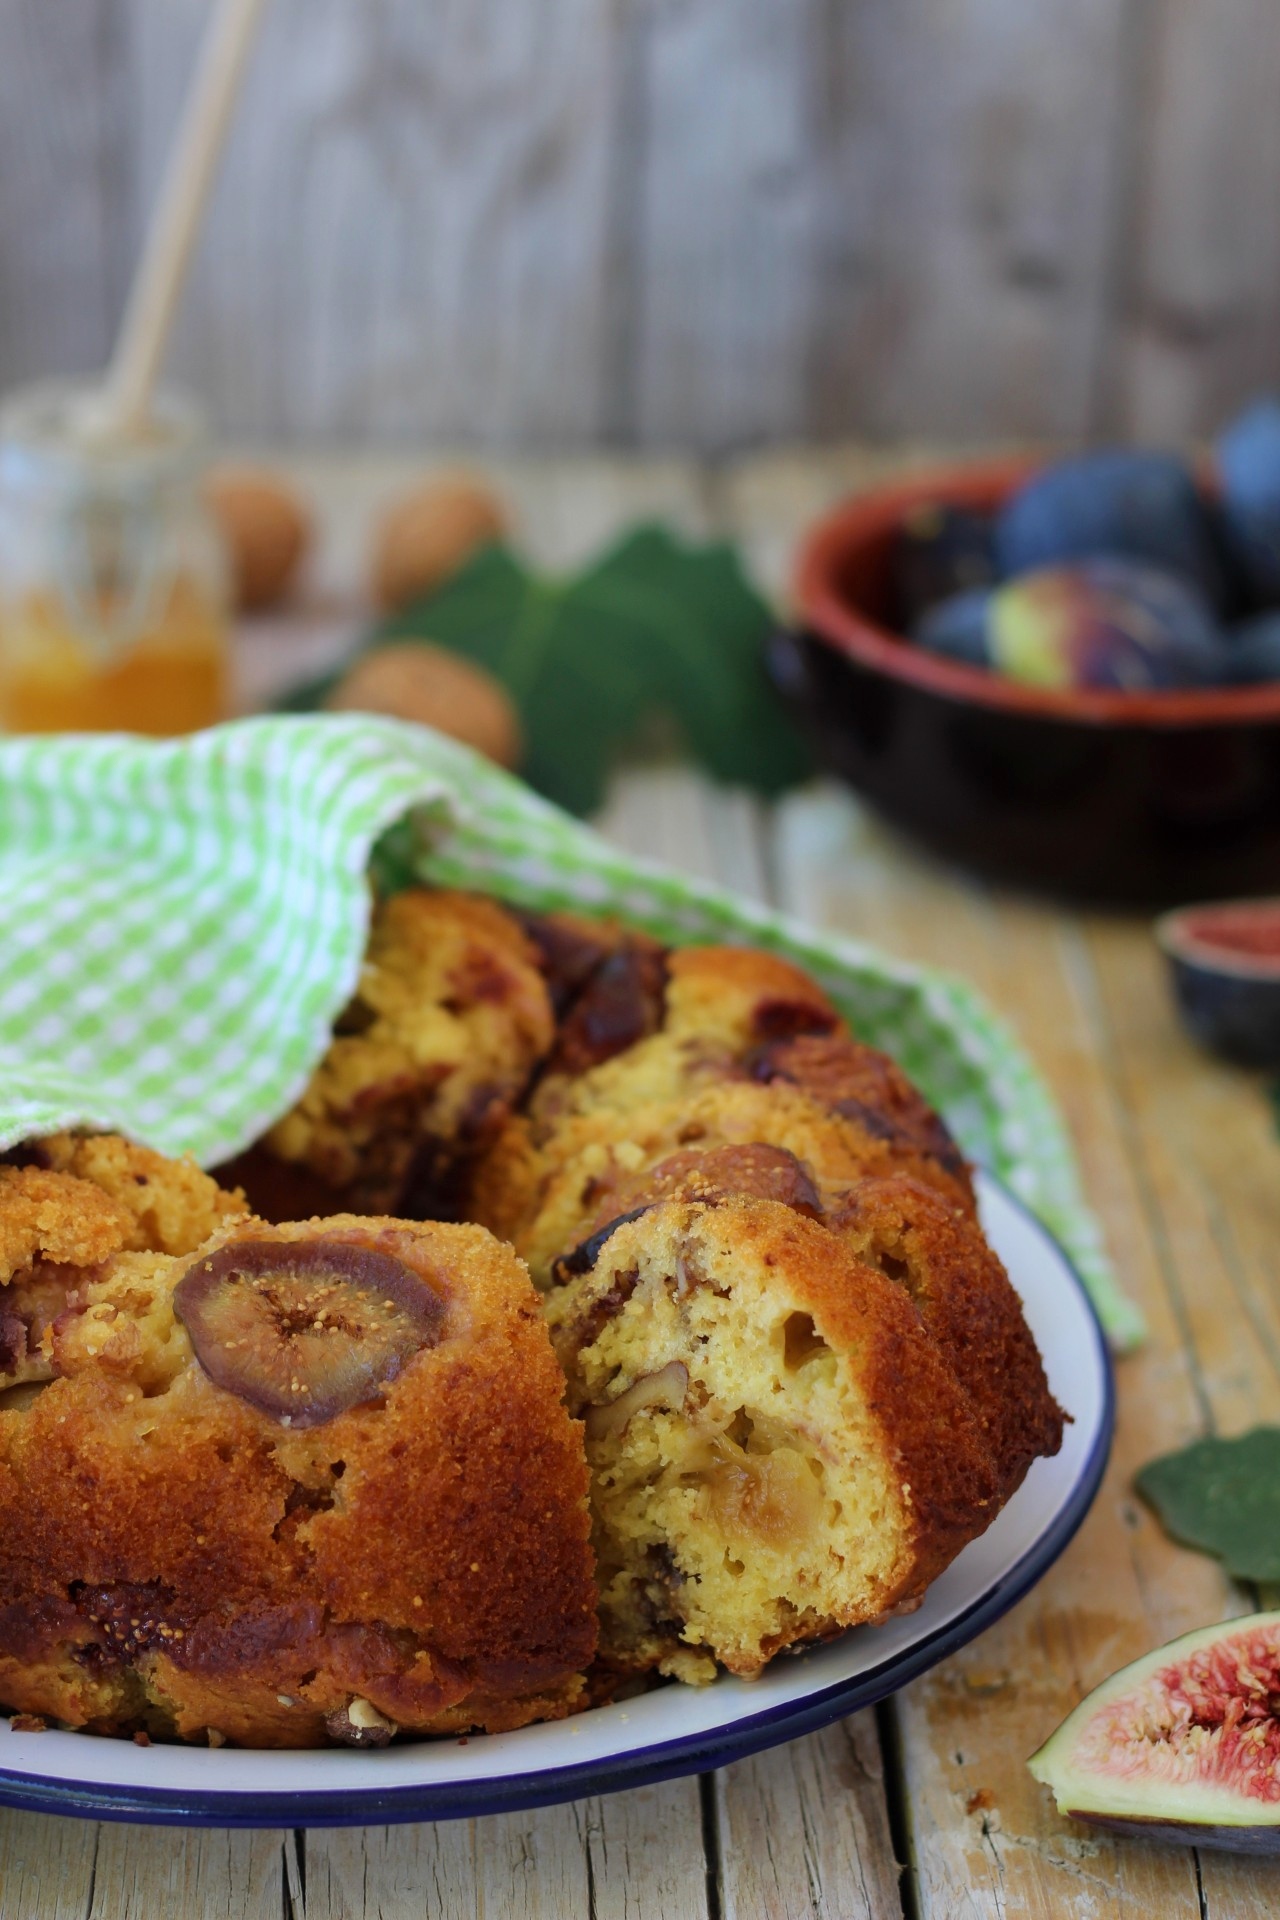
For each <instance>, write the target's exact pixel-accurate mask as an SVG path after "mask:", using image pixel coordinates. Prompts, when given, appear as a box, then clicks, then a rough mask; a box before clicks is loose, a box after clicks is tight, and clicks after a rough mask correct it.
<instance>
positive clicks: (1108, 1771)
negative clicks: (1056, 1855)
mask: <svg viewBox="0 0 1280 1920" xmlns="http://www.w3.org/2000/svg"><path fill="white" fill-rule="evenodd" d="M1028 1764H1029V1765H1030V1768H1031V1771H1032V1773H1033V1774H1034V1775H1035V1777H1036V1779H1037V1780H1039V1781H1042V1782H1043V1784H1044V1785H1045V1786H1047V1787H1051V1788H1052V1789H1053V1793H1054V1796H1055V1798H1056V1800H1057V1803H1058V1811H1059V1812H1060V1813H1065V1814H1067V1815H1069V1816H1070V1818H1071V1819H1073V1820H1087V1821H1089V1822H1090V1823H1091V1824H1093V1825H1095V1826H1102V1827H1109V1828H1112V1829H1114V1830H1115V1831H1116V1832H1120V1833H1132V1834H1134V1835H1135V1836H1137V1837H1139V1838H1141V1839H1144V1840H1161V1841H1166V1842H1170V1843H1172V1844H1175V1845H1183V1846H1197V1847H1220V1848H1224V1849H1227V1850H1229V1851H1231V1852H1236V1853H1259V1854H1280V1613H1255V1614H1250V1615H1248V1616H1247V1617H1245V1618H1244V1619H1239V1620H1226V1621H1223V1622H1222V1623H1221V1624H1219V1625H1217V1626H1212V1627H1200V1628H1198V1629H1197V1630H1196V1631H1195V1632H1194V1633H1186V1634H1183V1636H1182V1637H1181V1639H1179V1640H1172V1641H1170V1642H1169V1644H1168V1645H1167V1646H1163V1647H1157V1648H1156V1649H1155V1651H1154V1652H1153V1653H1148V1654H1144V1655H1143V1657H1142V1659H1141V1660H1135V1661H1134V1662H1133V1663H1132V1665H1131V1666H1127V1667H1123V1668H1122V1669H1121V1670H1120V1672H1119V1673H1113V1674H1112V1675H1111V1677H1110V1679H1109V1680H1104V1681H1103V1682H1102V1685H1101V1686H1099V1687H1095V1688H1094V1690H1093V1692H1092V1693H1091V1694H1089V1695H1088V1697H1087V1698H1086V1699H1084V1700H1082V1701H1081V1702H1080V1705H1079V1706H1078V1707H1077V1708H1076V1710H1075V1712H1074V1713H1072V1714H1071V1715H1069V1716H1068V1718H1067V1719H1066V1720H1064V1721H1063V1723H1062V1725H1061V1726H1060V1727H1059V1728H1058V1731H1057V1732H1056V1733H1055V1734H1054V1735H1053V1737H1052V1738H1051V1739H1050V1740H1047V1741H1046V1742H1045V1744H1044V1746H1043V1747H1041V1749H1040V1751H1039V1752H1038V1753H1036V1754H1034V1755H1033V1756H1032V1758H1031V1760H1030V1762H1029V1763H1028Z"/></svg>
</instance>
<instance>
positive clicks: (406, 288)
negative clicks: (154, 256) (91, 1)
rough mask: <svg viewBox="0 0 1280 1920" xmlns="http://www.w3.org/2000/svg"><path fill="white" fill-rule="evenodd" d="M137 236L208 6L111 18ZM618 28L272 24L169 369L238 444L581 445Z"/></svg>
mask: <svg viewBox="0 0 1280 1920" xmlns="http://www.w3.org/2000/svg"><path fill="white" fill-rule="evenodd" d="M127 7H128V17H129V24H130V36H131V41H132V45H133V48H134V51H135V63H136V64H135V75H136V80H135V92H134V98H133V125H134V130H135V131H134V166H133V193H132V226H133V230H134V231H135V232H136V231H137V228H138V224H139V221H140V219H141V212H142V207H143V204H144V202H145V199H146V196H147V194H148V192H149V191H150V188H151V185H152V183H153V182H154V180H155V179H156V177H157V173H158V169H159V166H160V162H161V156H162V154H163V150H164V146H165V143H166V142H167V140H168V138H169V136H170V133H171V131H172V126H173V121H174V115H175V112H176V108H177V103H178V100H179V99H180V97H181V91H182V86H183V83H184V81H185V77H186V75H187V74H188V72H189V71H190V66H191V60H192V53H193V46H194V41H195V36H196V32H197V30H198V27H199V23H200V21H201V19H202V18H203V15H204V13H205V11H206V9H205V6H204V4H203V0H165V3H164V4H158V0H127ZM612 54H613V34H612V14H611V10H610V9H608V8H602V7H599V6H597V5H595V4H594V3H593V0H544V4H543V5H541V6H539V7H537V8H526V9H520V8H515V9H513V8H512V7H511V6H510V5H509V4H506V0H471V3H470V4H468V5H466V6H448V7H443V8H441V7H434V8H430V9H423V8H421V7H416V6H413V5H410V4H405V3H404V0H398V3H397V4H387V3H384V4H380V5H377V6H360V7H351V6H348V5H346V4H343V0H279V4H278V5H276V6H274V7H272V8H271V9H270V10H269V13H268V16H267V19H266V21H265V24H264V28H263V34H262V41H261V45H260V47H259V49H258V51H257V54H256V56H255V58H254V60H253V63H252V66H251V69H250V72H249V75H248V80H247V84H246V88H245V93H244V96H243V99H242V101H241V103H240V108H239V111H238V114H237V118H236V124H235V127H234V129H233V131H232V135H231V140H230V143H229V147H228V151H227V154H226V158H225V164H224V166H223V169H222V175H221V180H220V184H219V186H218V188H217V191H216V193H215V197H214V202H213V205H212V206H211V209H210V216H209V222H208V226H207V229H206V232H205V234H204V237H203V241H202V244H201V248H200V253H199V258H198V260H197V262H196V265H195V271H194V274H193V278H192V282H191V285H190V287H189V290H188V295H187V299H186V303H185V311H184V316H183V320H182V322H181V325H180V328H179V335H178V339H177V342H176V347H175V354H174V368H175V371H176V372H178V373H179V374H180V375H181V376H182V377H184V378H186V379H188V380H190V381H191V383H192V384H193V385H194V386H195V387H196V389H197V390H198V391H200V392H202V393H204V394H205V395H207V396H208V398H209V400H210V401H211V403H212V404H213V407H214V410H215V413H216V416H217V418H218V420H219V422H220V423H221V424H222V425H223V426H224V427H226V428H227V429H229V430H230V431H232V432H239V433H241V434H245V433H253V434H263V433H266V434H269V435H271V436H272V437H273V438H281V437H288V436H290V435H295V434H300V433H305V434H307V435H309V436H310V437H311V438H313V439H320V440H323V439H332V438H335V437H348V438H351V439H355V440H359V439H369V438H377V439H383V440H386V441H388V442H390V443H392V444H395V443H397V442H399V443H401V444H403V443H404V442H405V441H407V440H413V439H418V438H421V437H423V436H430V437H432V438H434V439H437V440H442V441H445V442H448V441H450V440H455V439H465V440H467V441H470V442H472V443H475V442H483V441H485V440H487V439H492V438H494V437H496V436H499V435H501V436H502V437H503V438H505V439H508V440H521V439H524V440H528V441H537V440H539V439H542V440H544V441H545V440H551V441H554V442H555V443H556V444H558V445H569V444H572V443H573V442H575V441H582V440H588V439H590V438H592V437H593V435H594V434H595V432H596V431H597V430H598V427H599V423H600V418H601V412H602V407H603V405H604V399H605V394H604V368H605V342H604V325H605V315H606V306H607V296H608V287H607V270H606V269H607V257H608V221H609V215H610V205H611V191H612V173H611V165H612V158H613V141H612V131H611V129H612V101H613V92H614V78H613V64H612Z"/></svg>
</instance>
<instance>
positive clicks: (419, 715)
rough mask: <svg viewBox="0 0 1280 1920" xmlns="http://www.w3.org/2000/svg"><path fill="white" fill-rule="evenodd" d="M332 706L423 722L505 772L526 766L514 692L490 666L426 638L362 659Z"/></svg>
mask: <svg viewBox="0 0 1280 1920" xmlns="http://www.w3.org/2000/svg"><path fill="white" fill-rule="evenodd" d="M325 705H326V706H327V707H328V708H329V709H330V711H331V712H335V713H348V712H355V713H385V714H389V715H390V716H391V717H392V719H395V720H416V721H417V722H418V723H419V725H421V726H426V727H435V728H436V729H437V731H438V732H440V733H447V734H449V735H450V736H451V738H453V739H454V740H461V741H462V742H463V743H464V744H465V745H466V746H468V747H474V748H475V749H476V751H477V752H478V753H483V754H485V755H486V756H487V757H488V758H489V759H490V760H495V761H496V762H497V763H498V765H499V766H500V767H509V768H512V769H514V768H516V767H517V766H519V764H520V759H521V755H522V752H523V740H522V737H521V732H520V721H519V718H518V716H517V714H516V710H515V707H514V706H513V705H512V703H511V700H510V698H509V697H508V695H507V693H506V690H505V689H504V688H503V687H502V686H501V685H499V683H498V681H497V680H495V679H494V677H493V675H492V674H491V673H486V672H485V670H484V668H483V667H477V666H473V665H472V664H471V662H470V661H468V660H462V659H459V657H458V655H457V654H454V653H448V652H446V651H445V649H444V648H443V647H433V646H432V645H431V644H430V643H429V642H428V641H425V640H404V641H398V642H392V643H391V644H389V645H387V646H385V647H374V648H372V650H371V651H370V652H368V653H364V654H361V655H360V657H359V659H357V660H355V661H353V662H352V664H351V665H350V666H349V667H348V668H347V671H346V672H345V673H344V674H343V676H342V678H341V680H339V681H338V683H337V685H336V686H335V687H334V688H333V690H332V692H331V693H330V694H329V697H328V699H327V700H326V701H325Z"/></svg>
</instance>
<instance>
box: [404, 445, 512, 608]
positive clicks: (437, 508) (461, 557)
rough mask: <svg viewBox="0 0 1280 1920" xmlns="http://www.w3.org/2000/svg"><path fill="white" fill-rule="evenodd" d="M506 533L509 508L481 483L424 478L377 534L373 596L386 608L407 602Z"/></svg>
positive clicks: (453, 476)
mask: <svg viewBox="0 0 1280 1920" xmlns="http://www.w3.org/2000/svg"><path fill="white" fill-rule="evenodd" d="M506 531H507V516H506V512H505V510H504V508H503V506H502V504H501V502H500V501H499V500H498V499H497V498H496V497H495V495H494V494H493V493H492V492H491V491H490V490H489V488H488V487H486V486H485V485H484V484H483V482H481V481H479V480H476V479H473V478H471V477H470V476H469V475H467V474H450V475H446V476H444V477H442V478H441V479H439V480H428V481H425V482H424V483H423V484H422V485H421V486H419V487H415V488H414V489H413V491H412V492H411V493H406V494H404V495H403V496H402V497H401V498H400V499H399V500H397V501H396V502H394V504H393V505H392V506H391V507H390V508H389V509H388V510H387V513H386V514H385V516H384V517H383V519H382V522H381V524H380V525H379V527H378V529H377V532H376V534H375V536H374V545H373V565H372V586H373V595H374V598H375V600H377V602H378V604H379V605H380V606H382V607H385V608H386V609H388V611H394V610H395V609H397V608H399V607H404V606H408V605H409V604H410V602H412V601H414V600H418V599H421V598H422V596H423V595H424V594H428V593H430V592H431V591H432V589H433V588H435V587H438V586H439V585H440V583H441V581H442V580H447V579H448V577H449V575H450V574H451V573H456V572H457V571H458V568H459V567H461V566H462V564H463V563H464V561H466V560H468V559H470V557H471V555H472V554H473V553H474V552H475V551H476V549H477V548H478V547H483V546H486V545H488V544H489V542H490V541H494V540H501V539H502V537H503V536H504V534H505V533H506Z"/></svg>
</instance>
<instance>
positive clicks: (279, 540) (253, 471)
mask: <svg viewBox="0 0 1280 1920" xmlns="http://www.w3.org/2000/svg"><path fill="white" fill-rule="evenodd" d="M206 497H207V499H208V502H209V506H210V507H211V509H212V511H213V515H214V518H215V520H216V521H217V522H218V525H219V526H220V528H221V530H222V536H223V539H224V541H225V543H226V547H227V553H228V557H229V559H230V562H231V574H232V584H233V588H234V592H235V600H236V605H237V606H238V607H239V608H240V610H241V611H242V612H257V611H259V610H261V609H263V608H266V607H273V606H275V605H276V603H277V602H278V601H280V600H283V599H284V597H285V595H286V594H287V593H288V591H289V589H290V587H291V586H292V585H293V583H294V580H295V579H296V577H297V572H298V568H299V566H300V565H301V563H302V557H303V555H304V554H305V552H306V550H307V547H308V545H309V544H310V540H311V516H310V515H309V514H308V512H307V510H306V508H305V506H304V505H303V504H302V502H301V500H299V498H298V495H297V494H296V492H295V491H294V490H293V488H292V487H291V486H290V485H289V484H288V482H287V481H285V480H283V479H281V477H280V476H279V475H278V474H275V473H272V472H271V471H270V470H269V469H267V468H265V467H233V466H224V467H215V468H214V470H213V472H212V473H211V474H210V476H209V479H208V482H207V484H206Z"/></svg>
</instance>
